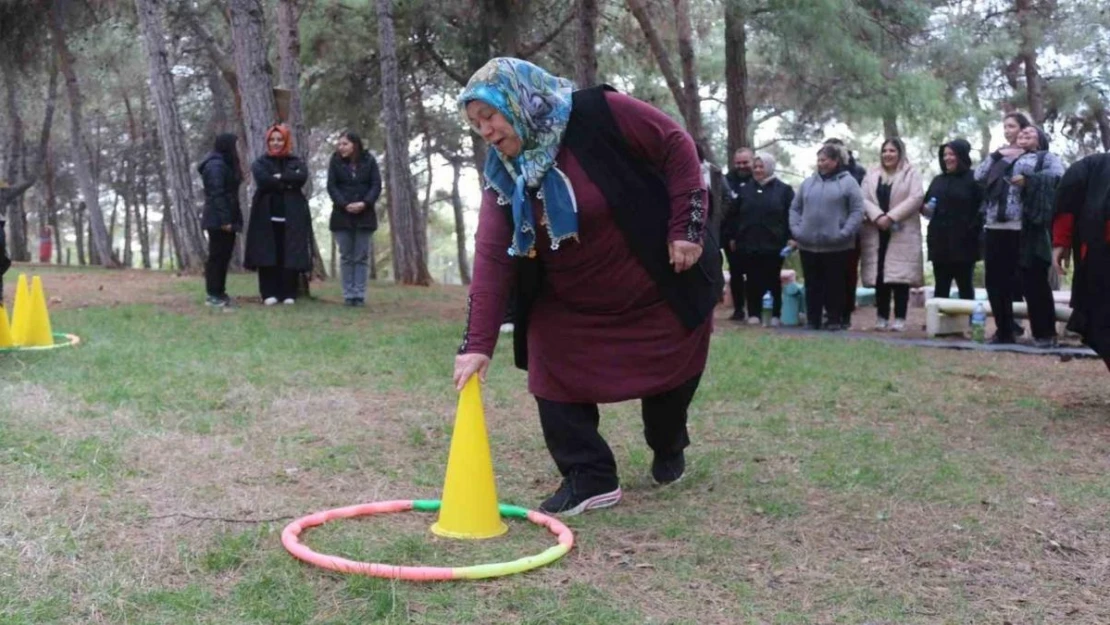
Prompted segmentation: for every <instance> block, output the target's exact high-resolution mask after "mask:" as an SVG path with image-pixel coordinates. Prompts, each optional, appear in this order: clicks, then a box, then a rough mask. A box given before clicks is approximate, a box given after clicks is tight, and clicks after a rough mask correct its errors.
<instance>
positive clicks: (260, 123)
mask: <svg viewBox="0 0 1110 625" xmlns="http://www.w3.org/2000/svg"><path fill="white" fill-rule="evenodd" d="M228 5H229V8H230V13H231V41H232V43H233V47H234V54H233V56H234V59H235V88H236V89H237V91H236V99H237V100H238V102H239V115H240V117H241V118H242V120H243V124H242V127H243V130H242V134H243V137H242V140H240V141H239V144H240V145H243V144H245V147H246V149H245V150H244V151H242V152H240V153H239V156H240V158H241V160H242V165H243V169H244V178H243V180H244V182H246V183H247V184H244V185H242V187H241V189H240V190H241V192H242V194H243V195H240V197H241V198H244V197H246V198H249V197H250V196H251V195H252V194H253V193H254V181H253V180H252V179H251V176H250V165H251V163H253V162H254V160H255V159H257V158H258V157H260V156H262V155H263V154H265V153H266V136H265V134H266V129H267V128H269V127H270V126H271V125H273V123H274V122H275V121H276V120H277V109H276V107H275V105H274V84H273V79H272V77H271V74H270V63H269V61H268V60H267V56H266V37H265V29H264V28H263V19H264V17H265V15H264V10H263V7H262V4H261V2H260V1H259V0H228ZM240 206H241V207H242V211H243V222H244V223H246V224H250V201H249V200H248V201H245V202H242V203H241V205H240ZM248 227H249V225H248ZM245 242H246V237H238V242H237V245H236V248H237V249H236V252H235V256H236V259H237V263H236V264H240V265H241V264H242V259H243V250H244V245H245Z"/></svg>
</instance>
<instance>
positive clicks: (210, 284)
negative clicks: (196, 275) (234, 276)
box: [204, 230, 235, 297]
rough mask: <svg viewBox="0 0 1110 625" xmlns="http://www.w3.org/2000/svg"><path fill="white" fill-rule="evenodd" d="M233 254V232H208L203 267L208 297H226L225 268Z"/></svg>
mask: <svg viewBox="0 0 1110 625" xmlns="http://www.w3.org/2000/svg"><path fill="white" fill-rule="evenodd" d="M234 252H235V233H234V232H227V231H225V230H209V231H208V262H207V263H205V265H204V287H205V290H206V291H207V292H208V295H209V296H210V297H227V268H228V265H230V264H231V255H232V254H233V253H234Z"/></svg>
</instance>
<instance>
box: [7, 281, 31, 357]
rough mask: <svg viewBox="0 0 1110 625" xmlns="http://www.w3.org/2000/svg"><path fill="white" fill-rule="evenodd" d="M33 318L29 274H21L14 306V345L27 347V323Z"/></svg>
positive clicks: (17, 283)
mask: <svg viewBox="0 0 1110 625" xmlns="http://www.w3.org/2000/svg"><path fill="white" fill-rule="evenodd" d="M30 317H31V291H30V290H28V289H27V274H23V273H21V274H19V281H18V282H16V286H15V303H14V304H13V305H12V344H13V345H15V346H17V347H20V346H23V345H26V337H27V330H26V328H27V322H28V321H29V320H30Z"/></svg>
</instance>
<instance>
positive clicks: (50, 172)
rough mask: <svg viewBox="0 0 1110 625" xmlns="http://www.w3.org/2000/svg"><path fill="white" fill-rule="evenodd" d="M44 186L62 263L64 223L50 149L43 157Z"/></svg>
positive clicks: (55, 241)
mask: <svg viewBox="0 0 1110 625" xmlns="http://www.w3.org/2000/svg"><path fill="white" fill-rule="evenodd" d="M42 186H43V190H44V191H45V192H46V197H45V198H43V200H44V201H45V203H46V207H45V210H46V214H47V215H48V218H47V223H48V224H50V228H51V229H52V230H53V231H54V254H55V259H56V260H55V262H56V263H58V264H59V265H60V264H62V225H61V224H60V223H58V196H57V194H56V192H55V190H54V159H53V157H52V155H51V153H50V151H49V149H48V150H47V152H46V155H45V158H44V159H43V169H42Z"/></svg>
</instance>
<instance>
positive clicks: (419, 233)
mask: <svg viewBox="0 0 1110 625" xmlns="http://www.w3.org/2000/svg"><path fill="white" fill-rule="evenodd" d="M392 13H393V2H392V0H377V14H378V54H379V57H380V60H381V89H382V101H383V102H382V104H383V107H382V109H383V112H384V115H385V131H386V154H385V157H386V162H387V167H388V175H389V183H390V185H389V209H390V211H389V231H390V234H391V235H392V237H391V238H392V242H393V279H394V280H395V281H397V282H400V283H402V284H417V285H428V284H431V282H432V277H431V275H430V274H429V273H428V263H427V259H426V256H427V248H428V240H427V237H428V233H427V231H426V230H425V226H424V223H423V220H422V219H421V218H420V211H419V210H418V208H417V206H416V202H415V200H416V192H415V189H414V188H413V183H412V174H411V172H410V171H409V158H408V144H409V134H408V124H407V123H406V119H405V109H404V103H403V102H402V100H401V90H400V83H399V80H398V74H399V71H398V67H397V44H396V41H395V34H394V30H393V15H392Z"/></svg>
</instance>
